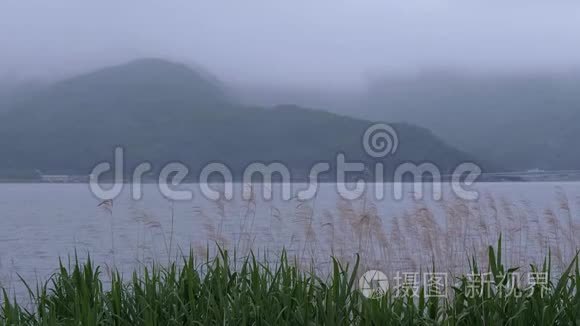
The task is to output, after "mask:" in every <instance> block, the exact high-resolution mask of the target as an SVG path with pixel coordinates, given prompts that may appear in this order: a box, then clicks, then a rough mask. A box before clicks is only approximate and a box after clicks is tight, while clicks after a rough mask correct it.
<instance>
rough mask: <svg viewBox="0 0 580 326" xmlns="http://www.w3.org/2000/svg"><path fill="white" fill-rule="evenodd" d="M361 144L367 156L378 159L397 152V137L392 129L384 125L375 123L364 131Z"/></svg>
mask: <svg viewBox="0 0 580 326" xmlns="http://www.w3.org/2000/svg"><path fill="white" fill-rule="evenodd" d="M362 144H363V147H364V149H365V152H366V153H367V154H368V155H370V156H371V157H374V158H380V157H385V156H387V155H389V154H394V153H395V152H396V151H397V147H399V137H398V136H397V132H396V131H395V129H393V127H391V126H389V125H388V124H384V123H376V124H374V125H372V126H370V127H368V128H367V130H365V133H364V135H363V139H362Z"/></svg>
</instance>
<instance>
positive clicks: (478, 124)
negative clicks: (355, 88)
mask: <svg viewBox="0 0 580 326" xmlns="http://www.w3.org/2000/svg"><path fill="white" fill-rule="evenodd" d="M579 89H580V72H569V73H560V74H557V73H551V74H549V73H545V74H535V75H512V76H492V75H490V76H465V75H460V74H452V73H426V74H423V75H420V76H418V77H416V78H409V79H401V78H398V79H388V78H384V79H382V80H377V81H375V82H374V83H373V84H372V86H371V87H370V91H369V94H368V97H367V102H366V103H365V105H364V107H366V110H365V112H361V114H360V116H362V117H365V118H369V119H392V120H396V121H407V122H409V123H413V124H418V125H421V126H424V127H428V128H430V129H431V130H433V132H435V133H436V134H437V135H440V136H441V137H442V138H443V139H444V140H445V141H446V142H448V143H449V144H453V145H454V146H457V147H458V148H460V149H463V150H465V151H467V152H469V153H472V154H473V155H477V156H478V157H485V158H488V159H489V160H491V161H493V162H496V163H497V164H498V165H501V166H504V167H507V168H510V169H514V170H527V169H534V168H540V169H545V170H567V169H578V167H579V166H580V150H579V149H578V147H577V140H578V139H580V128H578V125H579V124H580V92H578V90H579Z"/></svg>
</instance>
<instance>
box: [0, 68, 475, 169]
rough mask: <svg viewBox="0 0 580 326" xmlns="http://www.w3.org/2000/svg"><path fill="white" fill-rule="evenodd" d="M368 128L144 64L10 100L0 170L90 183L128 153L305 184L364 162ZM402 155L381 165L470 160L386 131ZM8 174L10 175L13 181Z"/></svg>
mask: <svg viewBox="0 0 580 326" xmlns="http://www.w3.org/2000/svg"><path fill="white" fill-rule="evenodd" d="M369 125H371V122H369V121H365V120H358V119H354V118H348V117H344V116H339V115H335V114H331V113H327V112H323V111H315V110H310V109H305V108H299V107H295V106H280V107H275V108H271V109H267V108H257V107H244V106H241V105H239V104H237V103H236V102H235V101H234V100H232V99H231V98H230V96H229V95H228V94H227V92H226V91H224V88H223V87H222V86H221V85H220V83H219V82H217V81H216V80H214V79H213V78H208V77H207V74H206V73H198V72H197V71H195V70H192V69H190V68H188V67H186V66H184V65H180V64H175V63H170V62H167V61H163V60H158V59H145V60H138V61H134V62H130V63H128V64H125V65H120V66H116V67H110V68H105V69H102V70H99V71H96V72H93V73H90V74H85V75H82V76H78V77H75V78H72V79H68V80H65V81H62V82H59V83H56V84H53V85H51V86H49V87H46V88H44V89H42V90H39V91H35V92H31V93H29V94H26V96H21V97H20V98H19V99H18V100H17V101H14V102H13V104H12V105H11V107H10V110H8V112H6V113H2V114H1V115H0V150H1V151H2V157H3V159H2V161H0V171H32V170H34V169H39V170H42V171H45V172H47V173H79V174H87V173H88V172H89V171H90V170H91V169H92V167H93V166H94V165H95V164H97V163H98V162H101V161H103V160H111V158H112V154H113V149H114V147H115V146H117V145H122V146H124V147H125V148H126V150H127V151H126V167H127V168H128V169H129V168H132V167H134V166H135V165H136V164H137V163H141V162H142V161H145V160H146V161H150V162H152V163H153V165H154V167H155V168H156V169H159V168H160V167H161V165H162V164H163V163H166V162H169V161H181V162H184V163H186V164H187V165H188V166H189V167H191V168H192V169H193V171H191V173H192V174H193V175H197V174H198V173H199V169H200V168H201V167H202V166H203V165H204V164H206V163H208V162H210V161H221V162H224V163H227V164H229V166H230V167H231V168H232V169H233V170H242V169H243V168H244V167H245V166H246V165H247V164H249V163H251V162H253V161H264V162H270V161H281V162H284V163H286V164H288V165H289V166H290V167H291V168H293V169H294V170H295V171H299V172H300V173H302V174H303V175H304V171H306V170H307V169H308V168H310V166H311V165H312V164H314V163H316V162H318V161H321V160H331V161H332V160H334V158H335V156H336V153H338V152H344V153H345V154H346V157H347V159H349V160H364V161H369V162H370V161H371V159H370V158H369V157H368V156H367V155H366V154H365V153H364V151H363V148H362V146H361V137H362V134H363V133H364V130H365V129H366V128H367V127H368V126H369ZM393 126H394V127H395V128H396V130H397V132H398V134H399V139H400V145H399V150H398V152H397V153H396V155H395V156H394V157H393V158H390V159H389V161H388V162H387V165H389V164H391V165H393V164H396V163H397V162H403V161H413V162H423V161H432V162H434V163H437V164H439V165H440V167H441V169H442V170H443V171H451V170H452V169H453V168H454V167H455V166H456V165H457V164H459V163H460V162H462V161H465V160H473V158H472V157H470V156H468V155H466V154H464V153H462V152H460V151H457V150H455V149H453V148H451V147H449V146H447V145H446V144H445V143H443V142H442V141H441V140H439V139H438V138H437V137H435V136H434V135H433V134H432V133H431V132H429V131H428V130H426V129H423V128H419V127H415V126H412V125H408V124H395V125H393ZM11 173H14V172H11Z"/></svg>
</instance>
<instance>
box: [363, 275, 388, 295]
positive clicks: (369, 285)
mask: <svg viewBox="0 0 580 326" xmlns="http://www.w3.org/2000/svg"><path fill="white" fill-rule="evenodd" d="M358 287H359V290H360V291H361V292H362V295H363V296H365V297H366V298H369V299H378V298H381V297H382V296H384V295H385V294H386V293H387V290H388V289H389V279H388V278H387V275H385V273H383V272H381V271H377V270H370V271H368V272H366V273H364V274H363V276H361V278H360V279H359V280H358Z"/></svg>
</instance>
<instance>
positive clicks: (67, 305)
mask: <svg viewBox="0 0 580 326" xmlns="http://www.w3.org/2000/svg"><path fill="white" fill-rule="evenodd" d="M501 246H502V243H501V238H500V240H499V241H498V244H497V245H496V248H493V247H489V248H488V252H487V256H488V257H487V260H488V261H489V264H488V266H486V267H485V268H481V267H479V266H478V264H477V259H475V257H473V258H471V259H470V262H469V265H470V266H471V269H470V271H469V273H468V274H478V273H481V272H482V271H486V272H487V273H486V274H481V275H486V276H485V277H486V278H488V280H490V281H493V284H494V286H493V287H489V288H482V289H481V291H480V293H481V295H476V296H473V295H470V294H469V291H470V288H471V284H473V282H472V281H471V280H470V276H469V275H468V274H466V275H464V276H459V277H456V278H454V279H453V281H452V282H451V284H450V287H449V293H448V295H447V296H446V297H435V296H428V295H427V294H428V293H429V290H430V289H429V287H425V286H424V285H421V286H420V288H419V291H418V293H417V295H416V296H413V294H412V293H410V292H405V293H403V294H400V293H399V294H397V292H396V291H395V289H394V288H389V290H388V291H387V292H386V293H384V295H383V296H381V297H380V298H376V299H370V298H366V297H364V296H363V295H362V293H361V292H360V291H359V290H358V288H357V287H358V285H357V284H358V277H359V275H360V274H361V269H360V265H359V260H358V258H357V259H355V263H354V265H350V266H349V265H348V264H346V265H343V264H341V263H340V262H339V261H338V260H336V259H333V260H332V267H331V270H330V272H329V273H328V274H327V275H320V274H318V275H317V274H316V273H315V272H314V271H313V270H309V271H305V270H303V269H300V268H299V267H297V266H296V264H295V261H293V260H292V259H291V258H289V257H288V255H287V254H286V253H285V252H282V253H281V255H280V256H279V257H278V259H277V260H276V261H274V262H269V261H267V260H266V259H265V258H258V257H256V256H254V255H252V254H250V255H249V256H247V257H245V258H243V259H239V258H238V257H236V255H235V254H234V255H231V254H230V253H228V252H227V251H225V250H222V249H218V254H217V256H215V257H213V258H211V259H209V258H208V257H206V259H204V261H203V262H200V263H198V262H196V258H194V257H195V256H194V255H193V254H190V255H189V256H187V257H184V258H183V260H182V261H180V262H178V263H177V262H176V263H172V264H170V265H168V266H165V267H162V266H160V265H152V267H143V268H142V269H141V270H138V271H135V272H134V273H133V274H132V276H131V277H130V278H129V279H126V280H125V279H123V276H122V275H120V274H119V273H116V272H115V273H113V274H112V275H111V279H112V282H111V283H110V285H109V284H107V285H104V283H103V281H102V278H103V273H102V270H101V269H100V267H98V266H94V265H93V263H92V261H91V259H90V258H89V259H88V260H87V261H86V262H85V263H81V262H79V261H78V260H76V259H75V260H74V261H73V262H72V263H69V265H70V266H65V265H64V264H63V263H62V262H61V263H60V268H59V270H58V271H57V272H56V273H55V274H54V275H53V276H52V277H51V279H50V280H49V281H48V282H47V283H45V284H41V285H39V286H37V287H35V288H32V287H29V286H28V285H27V288H28V290H29V294H30V296H31V299H32V304H30V305H21V304H19V303H18V302H17V300H16V299H13V298H10V297H9V295H8V294H7V292H6V291H4V292H3V300H2V301H3V302H2V307H1V310H0V324H2V325H4V324H5V325H18V324H22V325H218V324H219V325H250V324H252V325H314V324H321V325H351V324H354V325H402V324H405V325H526V326H528V325H554V324H558V325H574V324H578V323H580V292H579V291H578V285H579V284H580V269H579V265H578V260H577V258H574V259H573V260H572V262H571V263H570V264H569V265H568V266H567V268H566V269H565V270H564V271H563V272H562V273H561V274H558V275H552V270H551V256H550V255H548V256H547V257H546V259H545V261H544V263H543V264H542V265H541V266H532V267H531V270H532V271H541V272H544V273H546V275H548V281H549V282H547V283H546V284H545V288H542V289H540V288H539V287H540V286H544V285H538V284H536V285H532V286H531V287H523V286H521V287H519V286H516V287H513V291H512V292H510V293H508V292H506V291H505V288H504V287H502V286H501V285H506V282H508V281H507V280H509V279H510V278H509V276H513V275H516V273H517V271H518V268H507V267H506V266H504V264H503V258H502V249H501ZM576 257H577V256H576ZM434 269H435V267H433V270H434ZM506 276H508V277H506Z"/></svg>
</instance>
